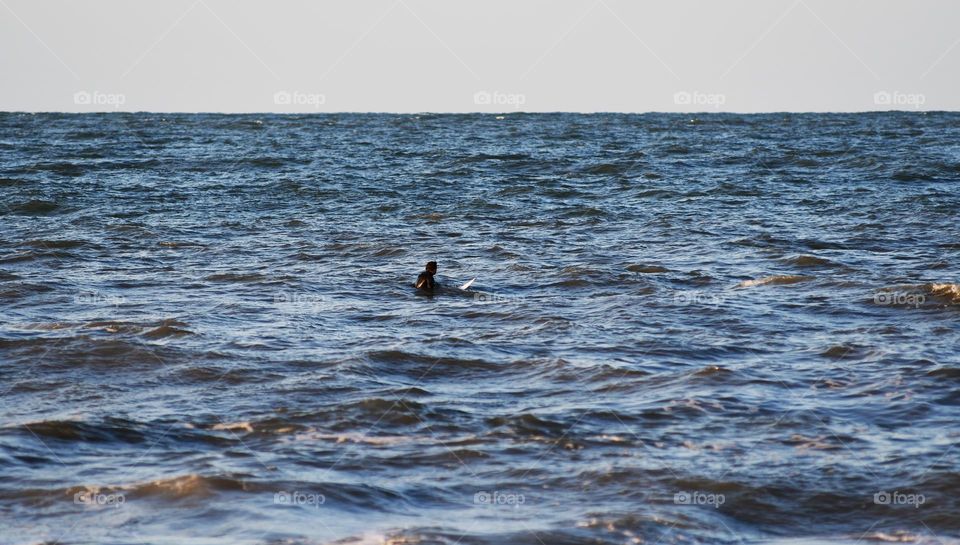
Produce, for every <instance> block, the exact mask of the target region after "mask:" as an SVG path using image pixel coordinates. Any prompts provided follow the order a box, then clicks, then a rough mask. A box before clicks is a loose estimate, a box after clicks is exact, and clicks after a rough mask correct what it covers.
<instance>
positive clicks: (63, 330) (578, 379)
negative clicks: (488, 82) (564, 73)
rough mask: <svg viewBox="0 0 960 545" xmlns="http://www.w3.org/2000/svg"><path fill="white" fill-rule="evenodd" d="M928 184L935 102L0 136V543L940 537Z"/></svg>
mask: <svg viewBox="0 0 960 545" xmlns="http://www.w3.org/2000/svg"><path fill="white" fill-rule="evenodd" d="M958 182H960V114H954V113H936V112H934V113H920V112H913V113H912V112H901V113H897V112H890V113H863V114H762V115H737V114H720V113H718V114H687V115H679V114H643V115H627V114H590V115H587V114H560V113H558V114H522V113H510V114H503V115H499V116H496V115H480V114H476V115H431V114H422V115H398V114H329V115H328V114H323V115H271V114H264V115H219V114H150V113H133V114H128V113H104V114H79V115H69V114H26V113H3V114H0V195H2V198H0V317H2V321H0V378H2V380H0V407H2V411H0V415H2V417H0V543H3V544H7V543H10V544H28V543H31V544H35V543H49V544H52V543H63V544H97V545H101V544H197V545H201V544H202V545H220V544H223V545H227V544H231V545H235V544H334V543H335V544H383V543H389V544H393V545H399V544H443V545H458V544H462V545H474V544H476V545H484V544H491V545H492V544H511V545H574V544H593V545H608V544H640V543H647V544H664V545H666V544H680V543H683V544H688V543H723V544H726V543H731V544H732V543H738V544H739V543H750V544H754V543H757V544H759V543H765V544H780V545H787V544H795V545H800V544H804V545H807V544H812V543H838V544H841V543H849V544H854V543H856V542H860V543H870V542H887V541H896V542H911V543H950V544H957V543H960V500H958V490H960V448H957V445H958V443H960V424H958V422H960V356H958V346H960V328H958V325H960V306H958V305H960V274H958V272H960V239H958V236H957V235H958V210H960V192H958V190H957V187H958V185H957V184H958ZM430 260H435V261H437V262H438V263H439V273H438V277H437V278H438V280H439V282H440V284H441V288H440V289H439V290H437V291H435V292H434V293H429V294H428V293H418V292H417V291H416V290H415V289H414V288H413V282H414V280H415V279H416V277H417V275H418V274H419V273H420V272H421V271H422V270H423V267H424V263H425V262H427V261H430ZM474 277H476V278H477V280H476V282H475V284H474V285H473V286H472V287H471V288H470V289H469V290H466V291H464V290H460V289H458V288H457V286H459V285H460V284H462V283H463V282H466V281H467V280H469V279H471V278H474Z"/></svg>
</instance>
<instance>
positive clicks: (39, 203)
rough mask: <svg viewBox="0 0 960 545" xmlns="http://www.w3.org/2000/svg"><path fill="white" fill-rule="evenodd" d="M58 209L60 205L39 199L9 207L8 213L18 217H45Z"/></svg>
mask: <svg viewBox="0 0 960 545" xmlns="http://www.w3.org/2000/svg"><path fill="white" fill-rule="evenodd" d="M59 209H60V204H58V203H56V202H53V201H44V200H39V199H34V200H30V201H27V202H24V203H20V204H15V205H13V206H10V211H11V212H12V213H13V214H15V215H20V216H45V215H47V214H52V213H53V212H56V211H57V210H59Z"/></svg>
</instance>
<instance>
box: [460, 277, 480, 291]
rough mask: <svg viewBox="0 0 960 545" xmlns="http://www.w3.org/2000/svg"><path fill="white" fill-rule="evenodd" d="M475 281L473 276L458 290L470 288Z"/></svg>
mask: <svg viewBox="0 0 960 545" xmlns="http://www.w3.org/2000/svg"><path fill="white" fill-rule="evenodd" d="M476 280H477V277H476V276H474V277H473V278H471V279H470V281H469V282H467V283H466V284H464V285H462V286H460V289H462V290H465V289H467V288H469V287H470V286H472V285H473V283H474V282H475V281H476Z"/></svg>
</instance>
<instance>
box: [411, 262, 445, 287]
mask: <svg viewBox="0 0 960 545" xmlns="http://www.w3.org/2000/svg"><path fill="white" fill-rule="evenodd" d="M435 274H437V262H436V261H428V262H427V267H426V269H425V270H424V271H423V272H422V273H420V276H418V277H417V283H416V286H417V289H418V290H427V291H433V289H434V288H438V287H440V285H439V284H437V281H436V280H434V279H433V275H435Z"/></svg>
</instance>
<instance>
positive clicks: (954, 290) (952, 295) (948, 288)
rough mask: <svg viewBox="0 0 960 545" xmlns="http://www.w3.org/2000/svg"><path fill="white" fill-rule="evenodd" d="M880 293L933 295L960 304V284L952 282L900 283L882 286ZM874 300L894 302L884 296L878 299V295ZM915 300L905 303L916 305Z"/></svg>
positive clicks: (885, 302)
mask: <svg viewBox="0 0 960 545" xmlns="http://www.w3.org/2000/svg"><path fill="white" fill-rule="evenodd" d="M878 293H898V294H916V295H929V296H931V297H935V298H938V299H941V300H944V301H946V302H948V303H950V304H954V305H960V284H952V283H929V284H900V285H896V286H890V287H886V288H881V289H879V290H878ZM874 300H875V301H876V302H877V303H878V304H892V303H891V302H889V301H888V300H885V299H883V298H881V299H880V300H878V299H877V297H875V298H874ZM914 301H915V300H914V299H909V300H907V301H906V303H905V304H909V305H914ZM894 303H895V301H894ZM922 303H923V302H921V304H922Z"/></svg>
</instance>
